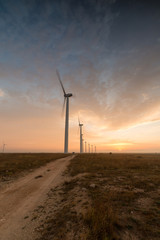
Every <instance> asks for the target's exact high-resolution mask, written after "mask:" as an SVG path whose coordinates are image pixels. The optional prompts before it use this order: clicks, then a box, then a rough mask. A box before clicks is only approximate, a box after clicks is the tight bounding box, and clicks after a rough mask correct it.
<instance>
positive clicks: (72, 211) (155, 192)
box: [38, 154, 160, 240]
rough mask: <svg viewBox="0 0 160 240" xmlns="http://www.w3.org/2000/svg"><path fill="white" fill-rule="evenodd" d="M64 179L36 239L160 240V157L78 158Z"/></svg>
mask: <svg viewBox="0 0 160 240" xmlns="http://www.w3.org/2000/svg"><path fill="white" fill-rule="evenodd" d="M65 176H66V177H67V178H68V180H67V181H65V182H64V184H63V186H59V187H58V188H57V189H55V190H53V191H50V193H49V196H50V199H49V200H48V201H49V202H50V208H49V212H48V213H47V214H46V220H45V221H44V222H43V226H41V237H40V238H38V240H59V239H63V240H130V239H132V240H144V239H145V240H150V239H152V240H158V239H160V230H159V229H160V155H158V154H157V155H156V154H142V155H139V154H79V155H77V156H76V157H75V158H74V159H72V160H71V163H70V165H69V166H68V170H67V174H66V175H65ZM55 202H56V209H55V206H54V205H55ZM45 205H46V206H47V205H48V203H46V204H45ZM44 211H45V212H46V208H45V207H44Z"/></svg>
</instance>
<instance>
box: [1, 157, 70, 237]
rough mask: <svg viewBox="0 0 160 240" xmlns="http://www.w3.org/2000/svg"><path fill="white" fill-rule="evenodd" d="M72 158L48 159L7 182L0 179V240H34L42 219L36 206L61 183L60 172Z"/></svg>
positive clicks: (40, 204)
mask: <svg viewBox="0 0 160 240" xmlns="http://www.w3.org/2000/svg"><path fill="white" fill-rule="evenodd" d="M73 157H74V156H68V157H66V158H61V159H58V160H56V161H54V162H50V163H48V164H47V165H46V166H43V167H40V168H38V169H36V170H34V171H33V172H31V173H28V174H27V175H25V176H23V177H21V178H19V179H17V180H15V181H12V182H10V183H9V184H6V183H5V182H4V183H3V182H1V186H0V239H1V240H22V239H23V240H33V239H35V238H36V237H37V236H38V231H35V229H36V228H37V227H38V226H39V225H40V220H41V221H42V219H40V218H39V215H40V214H38V210H37V209H41V206H43V205H44V202H45V200H46V198H47V193H48V192H49V190H50V189H53V188H55V187H56V186H59V185H60V184H61V183H63V182H64V176H63V175H62V174H63V172H64V171H65V169H66V167H67V165H68V164H69V162H70V160H71V159H72V158H73ZM42 218H43V216H42ZM36 219H37V220H36Z"/></svg>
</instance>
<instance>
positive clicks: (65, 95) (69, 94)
mask: <svg viewBox="0 0 160 240" xmlns="http://www.w3.org/2000/svg"><path fill="white" fill-rule="evenodd" d="M72 96H73V94H72V93H67V94H66V93H65V94H64V97H72Z"/></svg>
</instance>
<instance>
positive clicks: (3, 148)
mask: <svg viewBox="0 0 160 240" xmlns="http://www.w3.org/2000/svg"><path fill="white" fill-rule="evenodd" d="M6 145H7V144H5V143H3V147H2V152H3V153H4V150H5V146H6Z"/></svg>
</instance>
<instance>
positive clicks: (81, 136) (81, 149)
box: [78, 118, 83, 153]
mask: <svg viewBox="0 0 160 240" xmlns="http://www.w3.org/2000/svg"><path fill="white" fill-rule="evenodd" d="M78 123H79V132H80V153H82V152H83V134H82V127H83V124H82V123H80V120H79V118H78Z"/></svg>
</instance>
